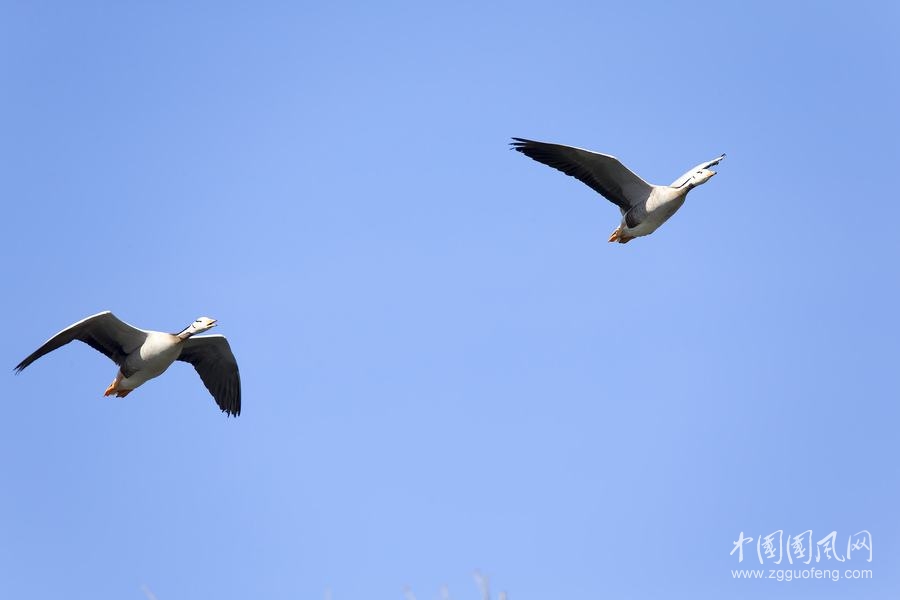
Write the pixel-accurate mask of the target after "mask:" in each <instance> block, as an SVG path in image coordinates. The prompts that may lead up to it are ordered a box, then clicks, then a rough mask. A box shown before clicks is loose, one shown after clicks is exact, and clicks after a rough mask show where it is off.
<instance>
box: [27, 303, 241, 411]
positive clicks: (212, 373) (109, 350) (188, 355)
mask: <svg viewBox="0 0 900 600" xmlns="http://www.w3.org/2000/svg"><path fill="white" fill-rule="evenodd" d="M215 325H216V319H211V318H209V317H200V318H198V319H197V320H196V321H194V322H193V323H191V324H190V325H188V326H187V327H185V328H184V329H182V330H181V331H180V332H178V333H163V332H161V331H145V330H143V329H138V328H137V327H132V326H131V325H129V324H128V323H126V322H124V321H122V320H120V319H119V318H118V317H116V316H115V315H114V314H112V313H111V312H110V311H105V312H101V313H97V314H96V315H92V316H90V317H87V318H85V319H82V320H81V321H78V322H77V323H74V324H72V325H69V326H68V327H66V328H65V329H63V330H62V331H60V332H59V333H57V334H56V335H54V336H53V337H51V338H50V339H49V340H47V341H46V342H45V343H44V345H43V346H41V347H40V348H38V349H37V350H35V351H34V352H32V353H31V354H30V355H28V357H27V358H25V360H23V361H22V362H20V363H19V364H18V365H16V368H15V372H16V374H19V373H21V372H22V371H23V370H24V369H25V368H26V367H27V366H28V365H30V364H31V363H33V362H34V361H36V360H37V359H39V358H40V357H42V356H44V355H45V354H48V353H50V352H53V351H54V350H56V349H57V348H60V347H62V346H65V345H66V344H68V343H69V342H71V341H73V340H79V341H82V342H84V343H85V344H87V345H88V346H90V347H91V348H93V349H95V350H97V351H99V352H102V353H103V354H105V355H106V356H107V357H109V358H110V359H111V360H112V361H113V362H114V363H116V364H117V365H118V366H119V371H118V372H117V373H116V378H115V379H113V382H112V383H110V384H109V387H107V388H106V391H105V392H104V393H103V395H104V396H111V395H113V394H115V395H116V397H117V398H124V397H125V396H127V395H128V394H130V393H131V392H133V391H134V390H135V389H137V388H138V387H140V386H141V385H143V384H144V383H146V382H147V381H149V380H151V379H153V378H154V377H158V376H159V375H162V374H163V373H164V372H165V370H166V369H168V368H169V366H170V365H171V364H172V363H173V362H175V361H176V360H181V361H184V362H187V363H190V364H192V365H193V366H194V369H196V370H197V373H198V374H199V375H200V379H201V380H202V381H203V384H204V385H205V386H206V389H207V390H209V393H210V394H212V397H213V398H214V399H215V401H216V404H218V405H219V408H221V409H222V412H224V413H226V414H227V415H228V416H231V415H234V416H235V417H236V416H238V415H239V414H241V376H240V373H239V372H238V366H237V361H236V360H235V358H234V354H232V352H231V346H229V345H228V340H226V339H225V337H224V336H221V335H201V336H198V335H196V334H198V333H202V332H204V331H207V330H208V329H211V328H213V327H215Z"/></svg>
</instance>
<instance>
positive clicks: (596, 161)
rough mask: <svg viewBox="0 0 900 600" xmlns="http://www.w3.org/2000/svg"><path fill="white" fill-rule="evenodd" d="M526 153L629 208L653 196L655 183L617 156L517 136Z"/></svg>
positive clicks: (514, 144)
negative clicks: (636, 173) (645, 178)
mask: <svg viewBox="0 0 900 600" xmlns="http://www.w3.org/2000/svg"><path fill="white" fill-rule="evenodd" d="M510 145H511V146H512V147H513V149H514V150H517V151H519V152H521V153H522V154H524V155H525V156H527V157H529V158H531V159H534V160H536V161H538V162H540V163H544V164H545V165H547V166H550V167H553V168H554V169H557V170H559V171H562V172H563V173H565V174H566V175H571V176H572V177H574V178H576V179H578V180H579V181H581V182H582V183H585V184H587V185H588V187H590V188H591V189H593V190H594V191H596V192H597V193H598V194H600V195H601V196H603V197H604V198H606V199H607V200H609V201H610V202H612V203H613V204H615V205H616V206H618V207H619V208H620V209H622V212H623V213H625V212H628V211H629V210H631V207H632V206H635V205H636V204H640V203H642V202H643V201H644V200H646V199H647V198H648V197H649V196H650V192H651V191H652V190H653V186H652V185H650V184H649V183H647V182H646V181H644V180H643V179H641V178H640V177H638V176H637V175H635V174H634V173H633V172H632V171H630V170H629V169H628V167H626V166H625V165H623V164H622V163H621V162H619V159H618V158H616V157H615V156H610V155H608V154H600V153H598V152H591V151H589V150H582V149H581V148H574V147H572V146H563V145H561V144H548V143H546V142H535V141H533V140H526V139H523V138H513V142H512V143H511V144H510Z"/></svg>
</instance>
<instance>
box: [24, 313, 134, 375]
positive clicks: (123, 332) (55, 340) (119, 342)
mask: <svg viewBox="0 0 900 600" xmlns="http://www.w3.org/2000/svg"><path fill="white" fill-rule="evenodd" d="M145 339H147V332H146V331H144V330H142V329H138V328H137V327H132V326H131V325H129V324H128V323H126V322H124V321H121V320H119V319H118V318H117V317H116V316H115V315H114V314H112V313H111V312H109V311H105V312H102V313H98V314H96V315H93V316H90V317H88V318H86V319H82V320H81V321H78V322H77V323H74V324H72V325H69V326H68V327H66V328H65V329H63V330H62V331H60V332H59V333H57V334H56V335H54V336H53V337H52V338H50V339H49V340H47V341H46V342H44V345H43V346H41V347H40V348H38V349H37V350H35V351H34V352H32V353H31V354H29V355H28V357H27V358H25V360H23V361H22V362H20V363H19V364H18V365H16V369H15V370H16V373H20V372H21V371H22V370H23V369H24V368H25V367H27V366H28V365H30V364H31V363H33V362H34V361H36V360H37V359H39V358H40V357H42V356H44V355H45V354H48V353H50V352H53V351H54V350H56V349H57V348H60V347H62V346H65V345H66V344H68V343H69V342H71V341H73V340H79V341H81V342H84V343H85V344H87V345H88V346H90V347H91V348H93V349H95V350H97V351H99V352H102V353H103V354H105V355H106V356H108V357H109V358H110V359H111V360H112V361H113V362H114V363H116V364H117V365H119V368H121V369H124V368H125V358H126V357H127V356H128V355H129V354H131V353H132V352H134V351H135V350H137V349H138V348H140V347H141V345H143V343H144V340H145ZM123 373H124V371H123ZM125 376H126V377H127V376H128V373H125Z"/></svg>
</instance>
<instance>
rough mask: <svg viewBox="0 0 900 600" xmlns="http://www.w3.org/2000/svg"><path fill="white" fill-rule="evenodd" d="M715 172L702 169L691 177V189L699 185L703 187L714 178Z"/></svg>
mask: <svg viewBox="0 0 900 600" xmlns="http://www.w3.org/2000/svg"><path fill="white" fill-rule="evenodd" d="M715 174H716V172H715V171H711V170H710V169H700V170H698V171H696V172H695V173H694V174H693V175H691V179H690V185H691V187H697V186H698V185H703V184H704V183H706V182H707V181H709V180H710V179H712V178H713V175H715Z"/></svg>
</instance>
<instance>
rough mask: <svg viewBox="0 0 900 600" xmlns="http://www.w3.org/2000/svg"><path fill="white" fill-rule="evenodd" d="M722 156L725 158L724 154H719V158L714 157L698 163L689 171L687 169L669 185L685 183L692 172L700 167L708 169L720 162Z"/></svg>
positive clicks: (674, 185)
mask: <svg viewBox="0 0 900 600" xmlns="http://www.w3.org/2000/svg"><path fill="white" fill-rule="evenodd" d="M724 158H725V154H722V156H720V157H719V158H714V159H712V160H711V161H709V162H705V163H700V164H699V165H697V166H696V167H694V168H693V169H691V170H690V171H688V172H687V173H685V174H684V175H682V176H681V177H679V178H678V179H676V180H675V181H673V182H672V186H671V187H681V186H683V185H684V184H685V183H687V181H688V179H690V178H691V175H693V174H694V173H696V172H697V171H700V170H702V169H708V168H710V167H713V166H715V165H717V164H719V163H720V162H722V160H723V159H724Z"/></svg>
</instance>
